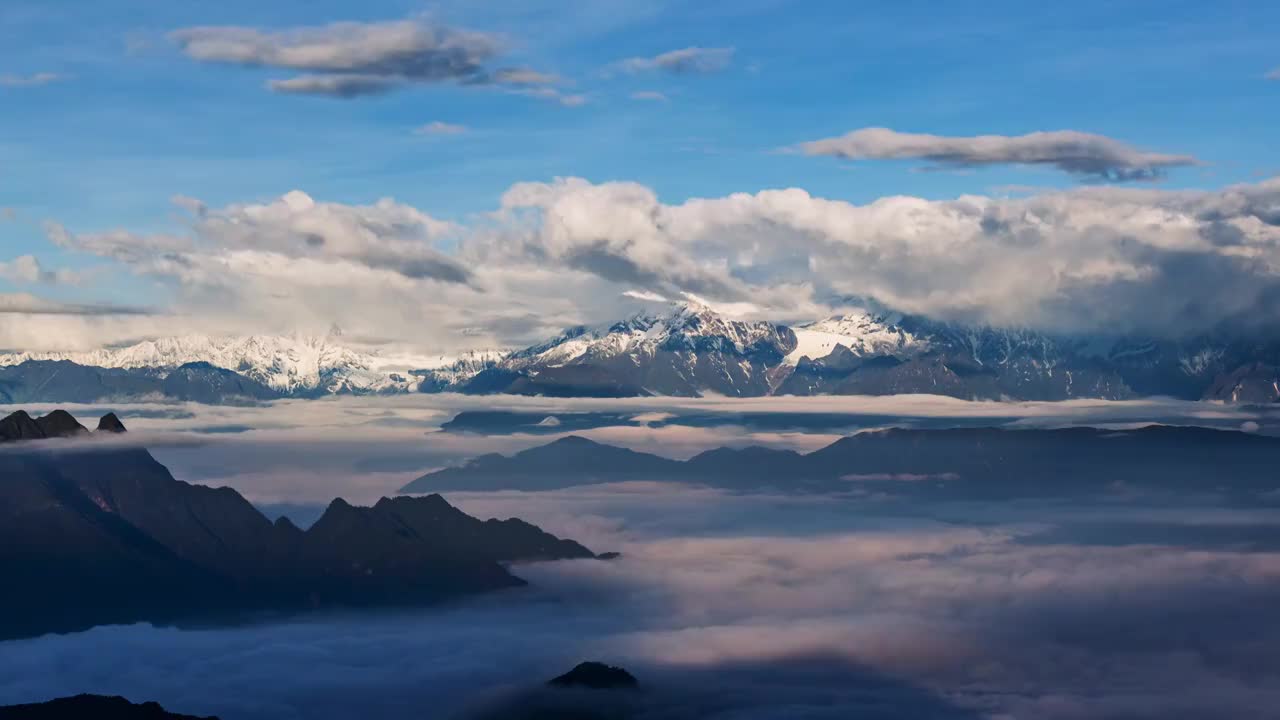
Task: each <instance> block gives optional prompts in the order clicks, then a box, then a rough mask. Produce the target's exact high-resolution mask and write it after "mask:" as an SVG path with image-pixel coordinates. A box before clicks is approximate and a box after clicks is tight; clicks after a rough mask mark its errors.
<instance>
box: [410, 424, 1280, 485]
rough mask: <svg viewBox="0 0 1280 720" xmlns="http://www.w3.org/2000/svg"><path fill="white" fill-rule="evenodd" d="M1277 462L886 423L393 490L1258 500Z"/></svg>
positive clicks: (1110, 434) (1224, 447)
mask: <svg viewBox="0 0 1280 720" xmlns="http://www.w3.org/2000/svg"><path fill="white" fill-rule="evenodd" d="M624 451H625V452H626V453H628V454H626V455H622V454H621V453H622V452H624ZM619 458H625V461H623V462H619ZM1278 462H1280V438H1276V437H1272V436H1266V435H1259V434H1256V433H1248V432H1242V431H1234V430H1217V429H1210V428H1201V427H1184V426H1174V425H1149V426H1145V427H1140V428H1135V429H1127V430H1113V429H1109V428H1090V427H1075V428H1059V429H1016V430H1015V429H1005V428H993V427H978V428H942V429H903V428H890V429H885V430H876V431H865V432H861V433H857V434H854V435H850V436H848V437H845V438H841V439H839V440H836V441H835V442H833V443H831V444H830V445H827V446H826V447H823V448H820V449H818V450H815V451H812V452H809V453H806V454H801V453H797V452H795V451H792V450H779V449H772V448H767V447H760V446H748V447H745V448H716V449H712V450H708V451H705V452H703V453H700V454H698V455H695V456H693V457H692V458H690V459H688V460H683V461H680V460H672V459H669V458H664V457H661V456H658V455H652V454H647V453H638V452H635V451H630V450H625V449H623V448H617V447H614V446H611V445H606V444H602V443H597V442H594V441H591V440H587V439H578V440H575V441H573V442H571V443H566V442H565V439H564V438H561V439H560V440H557V441H555V442H553V443H550V444H547V445H541V446H536V447H533V448H530V449H527V450H523V451H520V452H517V453H515V454H513V455H510V456H503V455H489V456H485V457H484V460H483V461H482V462H477V461H474V460H473V461H470V462H467V463H464V464H462V465H458V466H455V467H449V468H444V469H441V470H436V471H433V472H430V473H427V474H425V475H423V476H422V477H419V478H417V479H416V480H413V481H412V482H410V483H408V484H407V485H405V486H404V487H403V488H401V492H402V493H423V492H449V491H458V492H465V491H494V490H523V491H544V490H556V489H562V488H568V487H575V486H580V485H592V484H603V483H613V482H627V481H634V480H646V481H666V482H678V483H686V484H696V485H705V486H711V487H718V488H724V489H728V490H733V491H738V490H750V491H755V490H769V491H784V492H802V493H804V492H820V493H829V492H842V493H847V492H856V493H889V494H894V495H902V494H916V493H926V494H931V495H940V496H964V497H972V498H988V497H1001V498H1007V497H1024V496H1026V497H1054V496H1072V495H1075V494H1079V493H1097V492H1102V493H1111V492H1120V491H1122V490H1125V489H1129V490H1137V489H1145V491H1148V492H1167V491H1171V490H1175V489H1182V490H1197V491H1203V492H1210V491H1211V492H1218V491H1220V490H1221V491H1223V492H1231V493H1242V494H1243V495H1244V496H1247V497H1250V498H1252V500H1250V501H1251V502H1273V500H1267V498H1271V497H1272V496H1273V495H1274V491H1275V490H1276V489H1277V487H1276V483H1275V480H1274V477H1275V473H1274V467H1275V466H1276V464H1277V463H1278Z"/></svg>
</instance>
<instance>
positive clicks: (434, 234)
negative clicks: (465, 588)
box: [0, 178, 1280, 352]
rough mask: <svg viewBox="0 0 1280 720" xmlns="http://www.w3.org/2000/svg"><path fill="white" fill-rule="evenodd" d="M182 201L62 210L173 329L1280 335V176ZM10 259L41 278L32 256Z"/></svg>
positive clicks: (18, 270) (571, 186) (498, 335)
mask: <svg viewBox="0 0 1280 720" xmlns="http://www.w3.org/2000/svg"><path fill="white" fill-rule="evenodd" d="M176 202H177V204H178V205H179V206H180V207H181V208H182V209H183V210H184V211H185V212H186V214H187V216H188V218H187V222H186V227H185V229H183V230H182V231H180V232H171V233H152V234H141V233H135V232H130V231H128V230H124V229H118V230H109V231H105V232H84V233H80V232H72V231H70V230H67V229H65V228H63V227H61V226H58V225H56V224H55V225H50V226H49V227H48V229H47V234H48V236H49V239H50V240H51V241H52V242H53V243H55V244H56V245H58V246H60V247H62V248H64V249H66V250H68V251H72V252H78V253H83V254H87V255H90V256H97V257H98V258H99V259H101V260H104V261H106V263H107V265H106V268H107V269H110V270H114V271H117V272H119V271H123V272H126V273H132V274H134V275H137V276H139V277H141V278H144V279H145V280H148V281H150V282H153V283H155V284H157V285H158V286H159V288H160V290H159V291H160V292H161V293H162V295H161V297H166V298H168V302H169V303H171V305H170V310H171V311H172V313H173V314H174V316H175V317H177V316H180V317H181V318H182V321H181V323H178V322H177V321H175V322H174V325H175V326H177V325H180V326H181V327H183V328H189V329H198V330H200V331H205V332H215V331H219V330H221V329H224V328H226V329H227V331H229V332H237V333H244V332H246V331H256V332H291V331H293V330H297V329H305V330H310V331H317V332H324V331H325V330H326V329H327V328H329V327H330V325H332V324H333V323H335V322H336V323H337V324H339V325H340V326H342V327H344V328H345V329H346V330H348V331H349V333H350V334H353V335H356V336H358V337H367V338H376V339H381V340H383V341H388V340H390V341H395V342H400V343H405V344H411V345H415V346H416V347H418V348H419V349H424V350H427V351H430V352H435V351H437V350H439V351H445V352H447V351H451V350H456V349H462V348H467V347H492V346H510V345H521V344H529V343H532V342H536V341H539V340H542V339H545V338H546V337H550V336H552V335H554V334H556V333H557V332H559V331H560V330H561V329H562V328H563V327H566V326H569V325H574V324H579V323H595V322H611V321H615V320H617V319H619V318H620V317H623V316H626V315H628V314H630V313H632V312H635V311H637V310H643V309H652V308H653V307H654V305H653V302H655V301H656V300H659V299H661V298H679V297H683V296H687V295H694V296H697V297H699V298H702V299H704V300H705V301H707V302H708V303H711V304H713V305H715V306H717V307H720V308H722V309H724V310H725V311H726V312H729V313H730V314H733V315H738V316H744V317H754V318H766V319H771V320H775V321H783V322H795V321H804V320H812V319H814V318H818V317H822V316H825V315H828V314H831V313H835V312H839V311H840V309H841V308H844V307H848V306H850V305H857V304H860V303H864V302H866V301H867V300H868V299H869V300H871V301H874V302H877V303H879V304H880V305H883V306H887V307H890V308H893V309H895V310H898V311H901V312H907V313H915V314H920V315H925V316H929V317H933V318H936V319H942V320H954V321H961V322H965V323H974V324H980V325H981V324H989V325H994V326H1001V327H1030V328H1033V329H1037V330H1041V331H1047V332H1051V333H1091V334H1105V335H1128V334H1137V335H1144V336H1151V337H1156V338H1180V337H1186V336H1191V335H1195V334H1198V333H1204V332H1212V331H1217V330H1220V329H1224V328H1225V329H1230V330H1232V331H1234V332H1242V331H1244V332H1258V333H1264V334H1271V333H1274V332H1276V330H1277V328H1276V323H1275V321H1274V318H1275V317H1278V316H1280V210H1277V208H1278V207H1280V180H1277V179H1271V180H1267V181H1263V182H1260V183H1255V184H1244V185H1236V186H1230V187H1226V188H1223V189H1219V190H1212V191H1170V190H1157V189H1128V188H1111V187H1086V188H1078V189H1074V190H1068V191H1051V192H1046V193H1043V194H1038V195H1032V196H1028V197H1018V198H1000V197H988V196H978V195H965V196H961V197H958V198H955V199H951V200H926V199H923V198H916V197H910V196H894V197H885V198H881V199H879V200H876V201H874V202H871V203H868V204H861V205H859V204H855V203H850V202H845V201H841V200H830V199H826V198H821V197H816V196H813V195H811V194H810V193H808V192H806V191H804V190H802V189H799V188H790V189H781V190H764V191H760V192H757V193H735V194H731V195H727V196H723V197H712V198H693V199H689V200H686V201H684V202H681V203H676V204H670V203H665V202H663V201H662V200H661V199H659V197H658V196H657V194H656V193H655V192H654V191H653V190H652V189H650V188H648V187H646V186H644V185H641V184H638V183H630V182H609V183H598V184H597V183H592V182H589V181H586V180H582V179H577V178H565V179H558V180H555V181H552V182H533V183H518V184H516V185H513V186H512V187H511V188H510V189H509V190H508V191H507V192H506V193H505V194H504V195H503V196H502V198H501V201H500V203H499V205H498V207H497V208H496V209H495V210H494V211H493V212H491V213H489V214H487V215H484V216H480V217H477V218H474V219H472V220H470V221H468V222H466V223H465V224H458V223H453V222H446V221H443V220H439V219H437V218H434V217H432V216H431V215H429V214H427V213H425V212H422V211H421V210H419V209H417V208H414V207H412V206H410V205H406V204H404V203H400V202H396V201H394V200H391V199H386V200H381V201H378V202H377V203H374V204H372V205H346V204H341V203H333V202H322V201H317V200H315V199H313V198H311V197H310V196H309V195H307V194H306V193H304V192H301V191H294V192H290V193H287V194H285V195H283V196H281V197H279V198H276V199H274V200H270V201H267V202H258V203H246V204H233V205H228V206H225V207H221V208H211V207H208V206H206V205H205V204H204V203H202V202H200V201H198V200H194V199H189V198H178V199H177V200H176ZM4 262H5V263H7V264H6V266H5V267H6V272H7V273H8V274H10V275H16V276H20V277H21V278H28V279H29V278H31V277H35V276H33V275H32V266H31V264H30V262H29V261H25V260H22V259H21V258H19V259H16V260H4ZM40 272H41V273H54V277H57V273H58V272H59V271H58V270H57V269H53V268H49V269H42V270H41V271H40ZM39 277H47V275H40V276H39ZM87 287H92V284H88V285H87ZM159 322H162V319H156V318H151V319H149V320H148V323H149V324H148V325H147V326H146V327H142V326H139V327H137V328H135V330H134V331H133V332H132V333H128V334H126V335H125V337H120V336H118V335H109V334H106V330H105V329H104V328H97V327H93V326H89V325H86V326H85V327H84V328H83V329H82V331H80V332H71V333H66V334H59V335H58V337H57V338H56V339H57V340H58V342H63V343H67V344H68V347H62V348H40V347H32V348H30V349H74V348H73V347H70V346H71V345H72V344H76V343H79V344H82V345H89V346H92V345H95V344H101V343H103V342H111V341H120V340H124V339H129V338H136V337H138V336H139V335H143V334H146V333H149V332H154V331H156V330H157V328H156V327H155V323H159ZM118 330H119V328H111V331H112V332H113V333H114V332H117V331H118ZM167 334H175V333H172V332H170V333H167ZM50 337H51V338H52V336H50ZM0 345H10V346H12V340H9V339H6V338H5V337H3V336H0Z"/></svg>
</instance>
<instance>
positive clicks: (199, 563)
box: [0, 411, 595, 640]
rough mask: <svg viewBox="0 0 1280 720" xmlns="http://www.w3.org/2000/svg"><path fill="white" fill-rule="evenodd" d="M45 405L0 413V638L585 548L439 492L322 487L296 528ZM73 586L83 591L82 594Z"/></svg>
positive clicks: (277, 606)
mask: <svg viewBox="0 0 1280 720" xmlns="http://www.w3.org/2000/svg"><path fill="white" fill-rule="evenodd" d="M123 432H125V430H124V425H123V423H121V422H120V420H119V418H116V417H115V416H114V415H108V416H106V417H104V418H103V419H102V420H101V421H99V423H98V430H97V431H96V432H93V433H90V432H89V431H88V430H87V429H86V428H85V427H83V426H81V425H80V423H79V422H77V421H76V420H75V418H74V417H72V416H71V415H69V414H68V413H66V412H63V411H55V412H53V413H50V414H49V415H46V416H44V417H40V418H33V417H31V416H30V415H28V414H27V413H25V412H22V411H19V412H16V413H13V414H12V415H10V416H8V417H6V418H4V419H3V420H0V449H2V450H3V451H0V571H2V572H3V577H0V581H3V585H4V587H5V588H6V592H4V593H0V640H3V639H9V638H17V637H28V636H35V635H40V634H44V633H49V632H73V631H78V630H83V629H86V628H89V627H93V626H95V625H101V624H108V623H132V622H139V621H148V622H154V623H181V622H186V621H191V622H208V621H218V620H227V621H232V620H236V619H243V618H245V617H246V616H251V615H252V616H256V615H259V614H262V613H298V612H304V611H307V610H312V609H325V608H345V607H375V606H383V607H386V606H414V605H421V604H426V603H431V602H436V601H440V600H444V599H449V598H454V597H458V596H460V595H466V594H470V593H478V592H484V591H490V590H498V589H503V588H511V587H518V586H521V585H524V584H525V583H524V581H523V580H521V579H520V578H518V577H516V576H515V575H513V574H512V573H511V571H510V570H509V569H508V568H507V564H508V563H512V562H522V561H534V560H557V559H570V558H584V559H586V558H594V557H595V555H594V554H593V553H592V552H591V551H590V550H588V549H587V548H585V547H583V546H582V545H579V544H578V543H576V542H573V541H572V540H563V539H560V538H557V537H555V536H553V535H551V534H549V533H546V532H543V531H542V530H541V529H539V528H537V527H535V526H533V525H530V524H528V523H526V522H523V521H521V520H518V519H509V520H501V521H499V520H486V521H482V520H478V519H476V518H473V517H471V516H469V515H467V514H465V513H463V512H462V511H461V510H458V509H456V508H454V507H453V506H452V505H450V504H449V503H448V502H446V501H445V499H444V498H442V497H440V496H439V495H430V496H426V497H417V498H405V497H399V498H391V499H389V498H383V499H382V500H380V501H379V502H378V503H377V504H375V505H374V506H373V507H355V506H352V505H350V504H348V503H346V502H344V501H343V500H341V499H338V500H334V501H333V502H332V503H331V504H330V505H329V507H328V509H326V510H325V512H324V514H323V515H322V516H321V517H320V519H319V520H317V521H316V522H315V524H313V525H312V526H311V527H309V528H307V529H306V530H303V529H300V528H299V527H297V526H295V525H294V524H293V523H292V522H290V521H289V520H288V519H285V518H281V519H279V520H276V521H275V522H272V521H271V520H269V519H268V518H267V517H266V516H264V515H263V514H262V513H261V512H259V511H258V510H257V508H255V507H254V506H253V505H252V504H250V503H249V502H248V501H247V500H245V499H244V498H243V497H241V496H240V494H238V493H237V492H236V491H234V490H232V489H230V488H225V487H223V488H212V487H204V486H200V485H190V484H187V483H185V482H180V481H178V480H175V479H174V478H173V476H172V475H170V474H169V471H168V470H167V469H166V468H165V467H164V466H163V465H161V464H160V463H158V462H156V460H155V459H154V458H153V457H152V456H151V454H150V453H148V452H147V451H146V450H144V449H142V448H139V447H133V446H129V445H127V444H123V443H119V442H111V441H110V440H109V439H104V438H102V437H100V436H102V435H103V434H104V433H106V434H108V435H118V434H120V433H123ZM84 598H93V601H92V602H85V601H84Z"/></svg>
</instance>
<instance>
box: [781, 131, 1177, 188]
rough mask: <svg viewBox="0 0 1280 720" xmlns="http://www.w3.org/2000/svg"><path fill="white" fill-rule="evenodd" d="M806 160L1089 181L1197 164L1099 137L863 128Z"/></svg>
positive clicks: (820, 146)
mask: <svg viewBox="0 0 1280 720" xmlns="http://www.w3.org/2000/svg"><path fill="white" fill-rule="evenodd" d="M800 149H801V150H802V151H803V152H804V153H805V154H806V155H826V156H831V157H838V158H843V159H846V160H901V159H911V160H928V161H930V162H933V163H936V164H938V165H943V166H953V167H975V166H981V165H1044V166H1048V167H1052V168H1055V169H1057V170H1061V171H1062V172H1065V173H1069V174H1071V175H1077V176H1080V177H1084V178H1087V179H1091V180H1100V181H1107V182H1128V181H1134V180H1156V179H1159V178H1160V177H1162V176H1163V175H1164V173H1165V171H1166V170H1168V169H1169V168H1174V167H1184V166H1188V165H1196V164H1198V163H1199V161H1198V160H1196V158H1194V157H1192V156H1190V155H1170V154H1165V153H1153V152H1146V151H1143V150H1138V149H1136V148H1134V147H1131V146H1129V145H1126V144H1125V143H1122V142H1120V141H1119V140H1115V139H1113V138H1109V137H1106V136H1103V135H1094V134H1092V133H1084V132H1079V131H1075V130H1055V131H1052V132H1034V133H1030V134H1027V135H1019V136H1016V137H1010V136H1007V135H978V136H974V137H945V136H942V135H926V134H920V133H903V132H897V131H896V130H890V129H888V128H863V129H861V130H854V131H853V132H850V133H848V134H846V135H842V136H840V137H834V138H826V139H823V140H814V141H811V142H806V143H802V144H801V145H800Z"/></svg>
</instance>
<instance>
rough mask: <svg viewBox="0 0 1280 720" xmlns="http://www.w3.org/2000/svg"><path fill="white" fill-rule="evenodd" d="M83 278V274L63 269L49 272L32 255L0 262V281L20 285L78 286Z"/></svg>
mask: <svg viewBox="0 0 1280 720" xmlns="http://www.w3.org/2000/svg"><path fill="white" fill-rule="evenodd" d="M83 277H84V276H83V274H81V273H78V272H75V271H72V270H68V269H65V268H59V269H57V270H49V269H47V268H45V267H44V266H43V265H42V264H41V263H40V261H39V260H38V259H37V258H36V257H35V256H34V255H20V256H18V257H16V258H14V259H12V260H8V261H4V260H0V280H8V281H9V282H12V283H17V284H20V285H35V284H37V283H40V284H44V285H78V284H80V282H81V281H82V280H83Z"/></svg>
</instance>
